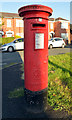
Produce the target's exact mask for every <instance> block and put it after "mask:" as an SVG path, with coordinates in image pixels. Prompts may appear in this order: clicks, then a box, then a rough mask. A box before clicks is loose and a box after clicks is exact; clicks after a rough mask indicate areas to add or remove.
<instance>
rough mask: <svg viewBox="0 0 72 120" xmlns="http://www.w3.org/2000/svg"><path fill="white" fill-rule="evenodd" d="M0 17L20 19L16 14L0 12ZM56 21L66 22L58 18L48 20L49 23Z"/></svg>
mask: <svg viewBox="0 0 72 120" xmlns="http://www.w3.org/2000/svg"><path fill="white" fill-rule="evenodd" d="M0 17H11V18H17V17H18V18H21V17H20V16H19V14H17V13H7V12H0ZM57 20H65V21H68V20H66V19H64V18H61V17H58V18H56V19H55V18H49V21H57Z"/></svg>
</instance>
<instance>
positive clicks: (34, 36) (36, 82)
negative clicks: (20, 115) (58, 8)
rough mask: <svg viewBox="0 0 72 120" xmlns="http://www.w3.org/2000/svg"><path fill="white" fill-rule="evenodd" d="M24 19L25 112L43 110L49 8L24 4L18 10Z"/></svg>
mask: <svg viewBox="0 0 72 120" xmlns="http://www.w3.org/2000/svg"><path fill="white" fill-rule="evenodd" d="M18 13H19V16H20V17H23V20H24V76H25V83H24V84H25V88H24V96H25V101H26V104H27V107H28V110H30V111H32V112H38V111H43V110H45V109H46V108H47V94H48V17H49V16H50V15H52V9H51V8H50V7H47V6H44V5H28V6H24V7H21V8H20V9H19V10H18Z"/></svg>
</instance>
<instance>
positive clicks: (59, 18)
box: [55, 17, 68, 21]
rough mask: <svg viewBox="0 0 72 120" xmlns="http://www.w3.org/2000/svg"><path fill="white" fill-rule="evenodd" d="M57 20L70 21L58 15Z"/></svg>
mask: <svg viewBox="0 0 72 120" xmlns="http://www.w3.org/2000/svg"><path fill="white" fill-rule="evenodd" d="M55 20H65V21H68V20H66V19H64V18H61V17H58V18H56V19H55Z"/></svg>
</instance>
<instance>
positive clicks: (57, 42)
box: [48, 37, 65, 49]
mask: <svg viewBox="0 0 72 120" xmlns="http://www.w3.org/2000/svg"><path fill="white" fill-rule="evenodd" d="M64 46H65V42H64V40H63V38H56V37H55V38H51V39H50V40H49V41H48V48H50V49H52V48H53V47H62V48H64Z"/></svg>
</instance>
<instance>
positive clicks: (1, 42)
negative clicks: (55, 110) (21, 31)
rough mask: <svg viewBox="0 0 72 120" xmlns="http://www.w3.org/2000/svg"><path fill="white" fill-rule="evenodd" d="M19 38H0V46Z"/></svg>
mask: <svg viewBox="0 0 72 120" xmlns="http://www.w3.org/2000/svg"><path fill="white" fill-rule="evenodd" d="M17 38H21V37H20V36H18V35H16V36H15V37H6V38H0V46H1V45H4V44H7V43H10V42H12V41H13V40H14V39H17Z"/></svg>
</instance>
